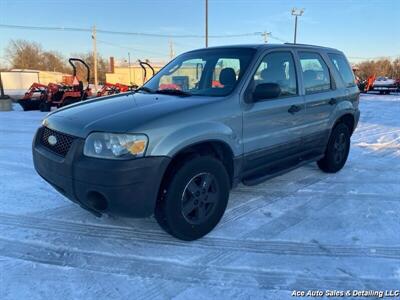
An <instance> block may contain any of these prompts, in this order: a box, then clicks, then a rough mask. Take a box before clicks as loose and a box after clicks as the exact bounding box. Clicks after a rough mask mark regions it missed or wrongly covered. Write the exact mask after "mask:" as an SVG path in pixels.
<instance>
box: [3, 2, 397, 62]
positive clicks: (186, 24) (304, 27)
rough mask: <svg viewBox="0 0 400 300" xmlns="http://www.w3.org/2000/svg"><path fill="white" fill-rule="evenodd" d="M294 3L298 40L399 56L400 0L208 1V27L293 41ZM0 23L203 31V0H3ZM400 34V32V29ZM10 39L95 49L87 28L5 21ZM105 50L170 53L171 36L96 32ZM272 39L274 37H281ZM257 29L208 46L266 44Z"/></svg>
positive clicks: (191, 44)
mask: <svg viewBox="0 0 400 300" xmlns="http://www.w3.org/2000/svg"><path fill="white" fill-rule="evenodd" d="M292 7H299V8H304V9H305V12H304V15H303V16H302V17H300V18H299V28H298V42H299V43H309V44H317V45H323V46H330V47H334V48H338V49H340V50H343V51H344V52H345V53H346V54H347V55H348V56H349V57H350V58H353V59H351V60H356V59H357V58H358V59H361V58H370V57H379V56H395V55H400V38H399V36H398V35H399V28H400V1H398V0H381V1H368V0H362V1H346V0H336V1H333V0H332V1H322V0H321V1H278V0H277V1H267V0H248V1H245V0H231V1H228V0H209V34H210V35H228V34H241V33H254V32H262V31H270V32H272V35H273V36H274V37H276V38H279V39H280V40H286V41H292V40H293V28H294V20H293V17H292V16H291V15H290V10H291V8H292ZM0 24H7V25H9V24H11V25H25V26H56V27H79V28H90V27H92V26H93V25H94V24H95V25H96V26H97V28H99V29H103V30H113V31H129V32H144V33H162V34H171V35H184V34H196V35H203V34H204V0H163V1H161V0H160V1H155V0H147V1H144V0H143V1H139V0H132V1H110V0H108V1H100V0H99V1H84V0H82V1H77V0H69V1H65V0H62V1H56V0H54V1H40V0H29V1H28V0H24V1H22V0H0ZM396 34H397V35H396ZM10 39H26V40H30V41H36V42H39V43H40V44H42V46H43V47H44V48H45V49H46V50H56V51H59V52H61V53H62V54H64V55H65V56H69V55H70V54H71V53H77V52H86V51H90V50H92V41H91V34H90V33H89V32H62V31H37V30H27V29H24V30H20V29H9V28H1V27H0V57H1V59H2V60H3V61H2V62H4V51H3V50H4V47H5V46H6V45H7V44H8V42H9V40H10ZM98 40H99V43H98V51H99V52H100V53H101V54H102V55H103V56H111V55H113V56H115V57H117V58H126V57H127V53H128V52H130V53H131V57H132V59H136V58H151V59H153V60H160V59H161V60H167V59H168V53H169V48H168V41H169V39H168V38H159V37H158V38H155V37H143V36H121V35H109V34H101V33H99V34H98ZM280 40H277V39H273V38H270V42H271V43H281V41H280ZM172 42H173V45H174V50H175V52H176V53H177V54H179V53H181V52H184V51H186V50H190V49H193V48H200V47H203V46H204V39H202V38H177V37H176V38H172ZM261 42H263V39H262V37H261V36H259V35H249V36H244V37H234V38H210V41H209V45H210V46H212V45H222V44H240V43H261Z"/></svg>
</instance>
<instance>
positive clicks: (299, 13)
mask: <svg viewBox="0 0 400 300" xmlns="http://www.w3.org/2000/svg"><path fill="white" fill-rule="evenodd" d="M303 13H304V9H303V8H302V9H298V8H293V9H292V16H294V39H293V43H294V44H296V40H297V17H300V16H302V15H303Z"/></svg>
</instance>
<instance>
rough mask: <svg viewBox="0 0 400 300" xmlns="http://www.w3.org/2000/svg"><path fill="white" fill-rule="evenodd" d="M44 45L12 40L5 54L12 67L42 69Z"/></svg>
mask: <svg viewBox="0 0 400 300" xmlns="http://www.w3.org/2000/svg"><path fill="white" fill-rule="evenodd" d="M41 53H42V47H41V46H40V45H39V44H38V43H35V42H28V41H25V40H11V41H10V42H9V44H8V46H7V47H6V49H5V55H6V57H7V60H8V61H9V63H10V65H11V67H12V68H17V69H40V68H41Z"/></svg>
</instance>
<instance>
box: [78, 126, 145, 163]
mask: <svg viewBox="0 0 400 300" xmlns="http://www.w3.org/2000/svg"><path fill="white" fill-rule="evenodd" d="M147 142H148V139H147V136H145V135H144V134H117V133H105V132H94V133H91V134H89V136H88V137H87V138H86V140H85V147H84V149H83V154H85V155H86V156H91V157H99V158H107V159H132V158H135V157H142V156H143V155H144V153H145V151H146V147H147Z"/></svg>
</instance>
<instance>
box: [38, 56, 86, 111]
mask: <svg viewBox="0 0 400 300" xmlns="http://www.w3.org/2000/svg"><path fill="white" fill-rule="evenodd" d="M68 62H69V64H70V65H71V66H72V69H73V78H74V79H73V82H72V86H69V85H62V84H61V85H58V89H57V90H55V89H53V92H50V93H49V94H48V97H47V99H46V101H42V103H40V105H39V109H40V111H50V110H51V107H52V106H55V107H57V108H59V107H63V106H67V105H69V104H72V103H76V102H79V101H83V100H86V99H87V98H89V97H90V96H92V91H91V89H90V87H89V80H90V69H89V66H88V65H87V64H86V63H85V62H84V61H83V60H82V59H79V58H70V59H69V60H68ZM74 62H79V63H81V64H82V65H83V66H84V67H85V68H86V74H87V76H86V81H87V86H86V88H84V87H83V82H82V81H80V80H79V79H78V77H77V76H76V65H75V64H74ZM49 85H50V84H49Z"/></svg>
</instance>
